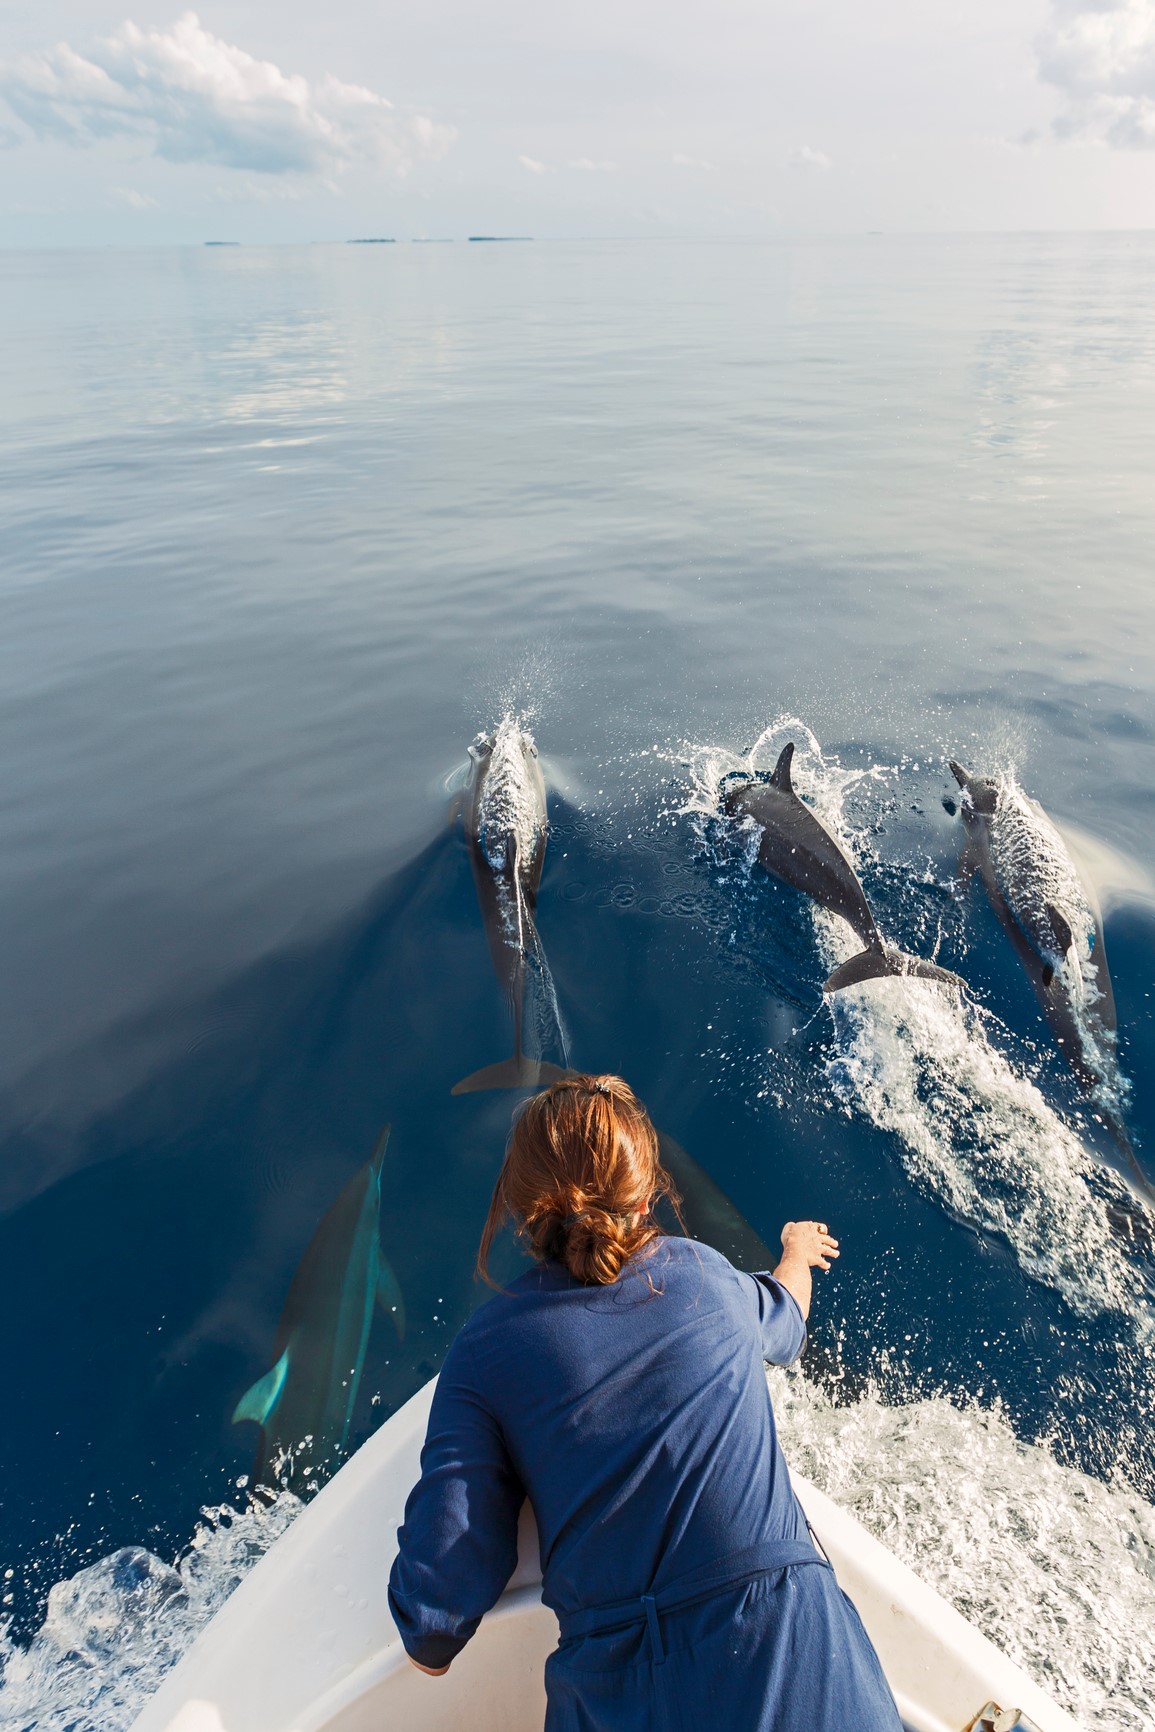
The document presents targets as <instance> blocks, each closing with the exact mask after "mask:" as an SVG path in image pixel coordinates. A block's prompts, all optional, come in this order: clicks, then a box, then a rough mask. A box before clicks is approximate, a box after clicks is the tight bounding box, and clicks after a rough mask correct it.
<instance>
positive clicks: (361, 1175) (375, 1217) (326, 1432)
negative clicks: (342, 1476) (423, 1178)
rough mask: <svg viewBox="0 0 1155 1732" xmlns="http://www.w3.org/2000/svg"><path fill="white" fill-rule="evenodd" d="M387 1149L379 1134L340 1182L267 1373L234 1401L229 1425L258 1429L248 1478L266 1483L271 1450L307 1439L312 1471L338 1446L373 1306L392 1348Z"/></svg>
mask: <svg viewBox="0 0 1155 1732" xmlns="http://www.w3.org/2000/svg"><path fill="white" fill-rule="evenodd" d="M388 1142H389V1126H388V1125H386V1127H385V1129H384V1130H383V1131H382V1133H381V1136H380V1139H379V1140H378V1143H377V1147H376V1149H375V1150H374V1151H373V1158H372V1159H371V1160H370V1161H369V1162H368V1163H367V1164H366V1165H365V1166H363V1167H360V1168H358V1170H357V1172H355V1173H354V1174H353V1177H352V1178H351V1179H350V1180H349V1182H348V1184H347V1185H345V1187H344V1189H343V1190H342V1191H341V1194H340V1196H339V1197H338V1198H337V1200H336V1202H335V1203H333V1204H332V1206H331V1207H330V1208H329V1209H328V1211H327V1212H326V1214H325V1216H324V1218H323V1219H322V1221H321V1223H320V1225H319V1226H318V1228H317V1231H316V1232H315V1233H314V1234H313V1237H312V1239H311V1240H310V1241H309V1244H308V1246H307V1247H306V1249H305V1254H304V1256H303V1257H302V1258H301V1261H300V1263H299V1264H298V1265H297V1270H296V1273H295V1274H294V1276H293V1279H292V1283H291V1285H290V1287H289V1293H288V1297H287V1298H286V1300H285V1306H284V1310H283V1311H282V1312H281V1320H280V1323H279V1324H278V1326H277V1339H276V1342H275V1344H274V1347H273V1352H274V1354H275V1356H276V1357H275V1360H274V1363H273V1367H272V1369H271V1370H270V1371H266V1373H265V1375H264V1376H263V1377H259V1378H258V1379H257V1381H256V1383H254V1384H253V1386H252V1388H251V1389H249V1390H246V1392H245V1394H244V1395H242V1396H241V1399H240V1400H239V1401H238V1402H237V1405H236V1408H235V1409H234V1411H233V1423H234V1425H235V1424H237V1423H238V1422H239V1421H240V1420H242V1419H252V1420H255V1421H256V1423H257V1424H258V1425H259V1426H260V1427H261V1443H260V1448H259V1450H258V1452H257V1460H256V1465H255V1467H254V1469H253V1478H254V1480H256V1481H257V1482H258V1483H260V1482H261V1481H262V1480H264V1481H266V1482H268V1481H269V1480H270V1469H271V1468H272V1465H273V1461H274V1457H275V1456H276V1455H277V1453H278V1451H280V1450H286V1451H290V1452H291V1451H293V1450H296V1449H297V1448H298V1446H299V1445H300V1444H302V1443H303V1442H304V1440H305V1439H306V1438H310V1439H311V1440H312V1441H311V1445H310V1451H309V1459H310V1461H311V1462H313V1463H314V1465H317V1464H320V1463H321V1462H322V1461H325V1460H326V1459H328V1458H331V1457H332V1456H333V1455H335V1454H337V1453H338V1452H339V1451H340V1450H342V1449H343V1448H344V1446H345V1442H346V1439H347V1437H348V1435H349V1423H350V1421H351V1419H352V1416H353V1407H354V1404H355V1402H356V1400H357V1391H358V1389H359V1387H360V1383H361V1373H362V1371H363V1369H364V1366H365V1351H366V1348H367V1346H368V1344H369V1330H370V1327H371V1325H372V1322H373V1308H374V1305H375V1304H380V1306H381V1307H382V1309H383V1310H384V1311H386V1312H387V1313H388V1314H389V1316H390V1317H391V1319H392V1321H393V1326H394V1328H395V1329H396V1331H397V1335H398V1339H401V1338H402V1337H403V1336H404V1334H405V1301H404V1298H403V1297H402V1293H401V1288H400V1286H399V1284H398V1281H397V1277H396V1275H395V1274H394V1273H393V1270H392V1268H391V1266H390V1264H389V1261H388V1259H387V1258H386V1256H385V1254H384V1252H383V1251H382V1249H381V1239H380V1231H381V1163H382V1161H383V1160H384V1158H385V1149H386V1145H387V1144H388Z"/></svg>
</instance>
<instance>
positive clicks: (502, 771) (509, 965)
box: [452, 716, 570, 1095]
mask: <svg viewBox="0 0 1155 1732" xmlns="http://www.w3.org/2000/svg"><path fill="white" fill-rule="evenodd" d="M469 755H470V759H471V761H472V774H471V777H470V782H469V786H468V788H467V790H466V792H465V795H464V798H463V801H462V808H463V810H464V817H465V836H466V841H467V842H468V845H469V852H470V858H471V860H472V863H473V878H474V883H475V884H476V886H477V899H478V902H479V903H480V904H481V917H482V921H483V922H484V925H485V936H486V939H487V941H488V944H489V954H490V958H491V960H492V962H493V967H494V972H495V973H496V975H497V978H498V980H499V982H500V983H501V987H502V990H503V992H504V994H505V997H506V999H507V1001H508V1003H509V1007H510V1011H511V1013H512V1016H513V1055H512V1057H510V1058H507V1059H503V1060H502V1061H501V1062H500V1063H498V1064H491V1065H486V1066H485V1068H484V1069H482V1070H478V1071H474V1072H473V1074H472V1075H471V1076H467V1077H463V1078H462V1079H461V1081H460V1082H458V1083H456V1084H455V1085H454V1087H453V1090H452V1092H453V1093H454V1094H455V1095H461V1094H472V1093H475V1092H476V1091H478V1090H481V1089H532V1088H544V1087H546V1086H547V1085H548V1084H549V1083H551V1082H557V1081H558V1080H559V1079H560V1078H562V1077H564V1076H567V1075H568V1074H570V1073H569V1072H567V1071H566V1070H564V1069H563V1068H562V1067H561V1066H560V1065H555V1064H549V1063H547V1062H546V1061H544V1060H543V1059H539V1058H532V1057H530V1055H529V1054H528V1053H526V1052H525V1051H524V1050H523V1046H522V1040H523V1031H524V1022H525V997H526V985H527V979H528V975H529V970H530V967H531V965H536V967H537V968H538V969H539V971H540V972H541V974H542V975H543V976H544V977H545V979H546V981H547V982H548V981H549V970H548V967H547V966H546V962H545V953H544V951H543V950H542V947H541V940H540V938H539V937H538V935H537V927H536V926H535V924H534V911H535V909H536V906H537V893H538V889H539V887H540V885H541V874H542V868H543V866H544V865H545V849H546V839H547V836H548V833H549V820H548V818H547V816H546V803H545V778H544V777H543V775H542V773H541V764H540V763H539V761H538V756H537V747H536V746H535V744H534V742H533V739H532V737H531V736H530V735H529V734H528V733H527V732H526V731H525V729H524V728H522V727H521V726H520V725H519V723H518V722H516V721H515V720H514V719H513V717H511V716H507V717H506V718H505V720H504V721H503V722H502V723H501V725H500V726H499V727H498V729H497V731H496V733H494V734H491V735H489V736H488V737H487V738H483V739H480V740H478V742H477V743H476V745H474V746H473V747H472V748H471V750H470V754H469Z"/></svg>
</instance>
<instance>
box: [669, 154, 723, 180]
mask: <svg viewBox="0 0 1155 1732" xmlns="http://www.w3.org/2000/svg"><path fill="white" fill-rule="evenodd" d="M670 161H671V162H672V163H673V165H674V167H675V168H696V169H700V170H701V172H702V173H703V174H713V172H714V164H713V163H712V162H707V161H706V160H705V158H704V157H701V156H683V155H682V153H681V151H680V150H676V151H675V152H674V154H673V156H672V157H671V158H670Z"/></svg>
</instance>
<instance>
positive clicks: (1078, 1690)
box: [769, 1371, 1155, 1732]
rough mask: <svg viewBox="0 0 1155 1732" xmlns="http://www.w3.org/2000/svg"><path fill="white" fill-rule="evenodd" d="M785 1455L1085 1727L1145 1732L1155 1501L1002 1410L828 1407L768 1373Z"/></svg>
mask: <svg viewBox="0 0 1155 1732" xmlns="http://www.w3.org/2000/svg"><path fill="white" fill-rule="evenodd" d="M769 1381H770V1388H771V1392H772V1394H773V1399H774V1410H775V1414H776V1415H777V1419H778V1428H779V1433H780V1436H781V1439H782V1445H783V1448H784V1449H785V1451H786V1456H787V1460H788V1461H789V1462H790V1464H791V1466H792V1467H794V1468H795V1469H797V1471H798V1472H799V1473H801V1474H805V1476H806V1477H807V1478H808V1479H810V1480H812V1481H813V1482H814V1484H815V1485H817V1486H818V1487H819V1488H820V1489H821V1490H822V1491H825V1492H827V1493H828V1494H829V1495H830V1496H831V1497H832V1498H834V1499H835V1500H836V1502H838V1503H839V1504H842V1505H843V1506H844V1507H845V1508H846V1509H848V1510H850V1511H851V1513H852V1514H854V1515H856V1516H857V1517H858V1519H859V1520H860V1521H861V1522H862V1523H863V1525H864V1526H865V1527H866V1528H868V1529H869V1530H870V1532H871V1533H872V1534H874V1536H875V1537H876V1538H877V1539H879V1540H881V1541H882V1543H883V1544H884V1545H886V1546H889V1547H890V1549H891V1550H892V1551H893V1552H894V1553H896V1555H897V1556H898V1557H900V1558H901V1559H902V1560H903V1561H904V1562H905V1563H907V1564H909V1565H910V1566H911V1567H912V1569H914V1570H916V1571H917V1572H918V1574H919V1575H920V1576H921V1577H922V1578H923V1580H924V1581H926V1582H927V1583H929V1585H930V1586H931V1587H933V1588H936V1589H937V1590H938V1592H939V1593H940V1594H942V1595H943V1597H944V1598H945V1599H947V1600H949V1601H950V1602H951V1603H952V1604H953V1605H954V1606H956V1607H957V1608H958V1610H959V1611H960V1612H961V1613H962V1614H963V1616H964V1617H965V1618H968V1619H970V1620H971V1622H972V1623H974V1624H975V1625H976V1626H977V1627H978V1628H979V1629H980V1630H982V1631H983V1633H984V1634H985V1635H986V1636H988V1637H989V1638H990V1640H991V1641H992V1642H994V1643H995V1645H996V1646H997V1647H999V1648H1001V1649H1002V1650H1003V1651H1004V1653H1006V1654H1009V1655H1010V1657H1011V1658H1012V1659H1014V1660H1017V1661H1018V1662H1019V1664H1020V1665H1021V1666H1023V1667H1024V1669H1025V1670H1026V1671H1027V1672H1029V1673H1030V1674H1031V1675H1032V1676H1033V1677H1034V1678H1035V1679H1036V1680H1037V1681H1038V1682H1039V1683H1040V1684H1042V1685H1043V1686H1045V1687H1046V1688H1047V1689H1048V1690H1049V1691H1050V1692H1051V1693H1052V1695H1054V1697H1055V1698H1056V1700H1057V1701H1059V1702H1060V1703H1061V1704H1062V1705H1063V1706H1064V1707H1065V1708H1067V1709H1068V1710H1069V1711H1070V1712H1071V1713H1072V1714H1073V1715H1074V1716H1075V1718H1076V1719H1077V1720H1078V1721H1079V1723H1080V1725H1083V1726H1088V1727H1091V1726H1094V1727H1096V1728H1097V1729H1098V1732H1150V1728H1151V1717H1150V1716H1151V1703H1152V1702H1155V1652H1153V1650H1152V1646H1151V1639H1150V1636H1151V1630H1152V1629H1153V1628H1155V1508H1153V1507H1152V1505H1151V1504H1149V1503H1147V1502H1146V1501H1145V1500H1144V1499H1143V1498H1142V1497H1140V1496H1139V1494H1138V1493H1137V1492H1135V1491H1133V1490H1131V1489H1130V1488H1129V1487H1128V1486H1126V1485H1124V1484H1119V1485H1105V1484H1103V1483H1102V1482H1101V1481H1099V1480H1097V1479H1092V1478H1090V1477H1088V1476H1087V1475H1086V1474H1082V1473H1080V1472H1078V1471H1077V1470H1076V1469H1075V1468H1071V1467H1065V1466H1063V1465H1062V1464H1061V1463H1060V1462H1059V1461H1058V1460H1056V1458H1055V1456H1054V1454H1053V1453H1052V1451H1051V1450H1050V1449H1048V1448H1047V1447H1046V1446H1045V1445H1043V1444H1024V1443H1022V1442H1020V1441H1019V1439H1018V1438H1017V1437H1016V1436H1015V1434H1014V1432H1013V1430H1012V1429H1011V1426H1010V1424H1009V1422H1008V1420H1007V1419H1006V1418H1005V1416H1004V1415H1003V1414H1002V1413H1001V1412H1000V1411H999V1410H998V1409H997V1408H994V1409H991V1408H982V1407H979V1405H978V1404H977V1403H975V1402H971V1403H968V1404H966V1405H961V1406H960V1405H956V1404H955V1403H953V1402H951V1401H949V1400H947V1399H946V1398H945V1397H944V1396H935V1397H932V1398H929V1399H925V1400H918V1401H910V1402H906V1403H905V1404H902V1405H897V1406H888V1405H886V1404H885V1403H884V1402H883V1401H882V1400H881V1399H880V1397H879V1395H878V1393H877V1392H868V1393H867V1394H865V1395H864V1396H863V1397H862V1398H861V1399H860V1400H858V1401H854V1402H851V1403H848V1404H846V1405H835V1403H834V1402H833V1401H832V1400H831V1399H830V1397H829V1396H828V1395H826V1394H824V1393H823V1392H822V1390H821V1389H819V1388H818V1387H817V1386H816V1385H815V1384H814V1383H812V1382H810V1381H809V1380H808V1379H807V1378H806V1377H805V1376H804V1375H803V1374H802V1373H801V1372H781V1371H772V1372H770V1374H769Z"/></svg>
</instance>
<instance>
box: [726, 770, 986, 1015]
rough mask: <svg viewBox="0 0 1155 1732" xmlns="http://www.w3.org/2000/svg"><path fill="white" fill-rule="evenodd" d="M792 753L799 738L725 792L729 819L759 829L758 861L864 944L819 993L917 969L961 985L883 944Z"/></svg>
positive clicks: (929, 976)
mask: <svg viewBox="0 0 1155 1732" xmlns="http://www.w3.org/2000/svg"><path fill="white" fill-rule="evenodd" d="M793 756H794V742H793V741H790V742H789V743H788V744H787V745H785V746H783V748H782V753H781V756H780V757H779V759H778V763H777V765H776V767H775V770H774V774H773V775H772V776H771V777H770V780H769V781H768V782H761V781H747V782H740V783H737V784H736V785H735V786H733V787H731V788H729V789H728V790H727V792H726V793H725V795H724V796H723V800H722V804H723V806H724V807H725V809H726V811H727V812H729V813H730V814H731V816H734V817H741V816H746V817H750V818H753V820H754V822H755V823H756V824H758V825H760V826H761V830H762V835H761V838H760V839H759V843H758V860H759V863H760V864H761V865H762V866H763V867H764V868H765V870H766V871H767V872H769V873H770V874H771V876H772V877H774V878H780V879H781V880H782V882H783V883H784V884H790V885H792V886H793V888H794V889H795V890H802V891H805V893H806V895H807V896H810V897H812V898H813V899H814V901H815V902H817V903H818V904H819V905H820V907H822V908H827V909H829V910H830V912H831V913H832V914H840V915H841V916H842V918H843V920H845V921H846V922H847V924H848V925H849V926H851V927H853V929H854V931H855V932H856V933H857V934H858V936H859V938H860V939H861V940H862V943H863V945H864V946H865V948H864V949H863V950H860V951H859V953H858V955H857V956H852V957H850V959H849V960H848V961H846V962H844V963H842V964H841V966H840V967H838V968H836V969H835V970H834V972H833V973H832V974H831V975H830V976H829V977H828V979H827V980H826V982H825V983H824V985H823V988H822V990H823V991H824V992H838V991H840V990H841V988H843V987H845V986H857V985H858V984H859V983H860V982H861V981H864V980H876V979H878V978H880V977H881V976H884V975H892V974H914V975H917V976H918V977H919V978H920V979H921V980H939V981H944V982H945V983H946V984H947V985H948V986H956V987H960V988H961V987H962V984H963V983H962V981H961V980H960V979H959V977H958V975H957V974H952V973H951V972H950V971H949V969H946V968H940V967H939V966H938V964H937V963H934V962H924V961H923V960H922V958H921V957H918V956H907V955H906V954H905V953H904V952H903V951H901V950H898V949H896V948H895V947H894V946H893V945H889V944H886V943H884V941H883V939H882V935H881V934H880V932H879V930H878V928H877V926H876V925H875V924H874V916H873V914H872V913H871V912H870V908H869V906H868V904H867V900H866V896H865V893H864V892H863V888H862V885H861V884H860V883H859V881H858V874H857V873H856V872H855V870H854V867H853V865H852V864H851V862H850V858H849V856H848V855H847V853H846V851H845V849H844V848H843V847H842V844H841V843H840V842H838V841H837V840H836V838H835V837H833V836H832V835H831V834H830V832H829V830H827V829H826V827H825V825H823V824H821V823H819V821H818V819H817V818H816V817H815V815H814V813H813V812H812V811H811V810H810V808H809V807H808V806H805V805H803V803H802V801H801V800H800V799H799V798H798V796H797V794H796V793H795V792H794V785H793V783H792V781H791V779H790V760H791V759H792V758H793Z"/></svg>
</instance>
